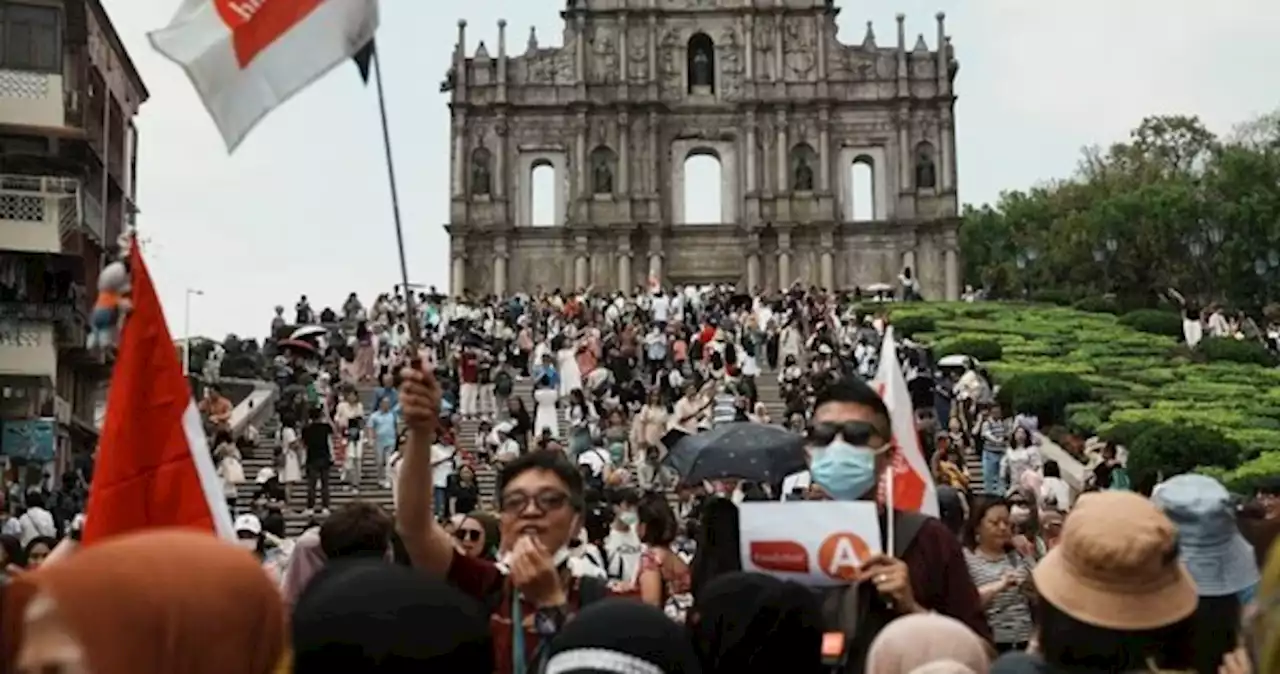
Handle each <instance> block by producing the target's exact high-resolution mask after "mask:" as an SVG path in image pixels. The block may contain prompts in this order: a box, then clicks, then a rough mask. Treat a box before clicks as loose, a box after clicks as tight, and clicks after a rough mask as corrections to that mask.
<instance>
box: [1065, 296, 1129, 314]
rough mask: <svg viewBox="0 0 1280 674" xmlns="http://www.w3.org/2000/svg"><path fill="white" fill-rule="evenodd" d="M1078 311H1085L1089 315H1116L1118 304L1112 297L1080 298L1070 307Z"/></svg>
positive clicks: (1118, 308)
mask: <svg viewBox="0 0 1280 674" xmlns="http://www.w3.org/2000/svg"><path fill="white" fill-rule="evenodd" d="M1071 306H1072V307H1073V308H1075V309H1079V310H1080V311H1087V312H1089V313H1091V314H1118V313H1120V304H1119V303H1118V302H1116V300H1115V298H1114V297H1099V296H1096V295H1095V296H1092V297H1082V298H1080V299H1078V300H1076V301H1075V302H1074V303H1072V305H1071Z"/></svg>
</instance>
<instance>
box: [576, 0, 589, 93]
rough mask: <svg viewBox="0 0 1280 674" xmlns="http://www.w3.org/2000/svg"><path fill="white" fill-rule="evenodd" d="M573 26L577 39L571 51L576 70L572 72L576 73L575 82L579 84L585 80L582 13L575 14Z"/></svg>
mask: <svg viewBox="0 0 1280 674" xmlns="http://www.w3.org/2000/svg"><path fill="white" fill-rule="evenodd" d="M574 26H575V27H576V28H577V32H578V40H577V42H575V43H574V52H573V57H574V58H573V61H574V70H576V71H577V72H576V73H574V74H575V75H577V78H576V79H577V82H578V84H579V85H581V84H584V83H586V81H587V19H586V17H585V16H583V15H582V14H579V15H578V16H577V19H576V20H575V21H574Z"/></svg>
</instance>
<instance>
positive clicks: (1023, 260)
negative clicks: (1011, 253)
mask: <svg viewBox="0 0 1280 674" xmlns="http://www.w3.org/2000/svg"><path fill="white" fill-rule="evenodd" d="M1014 263H1015V264H1017V265H1018V269H1026V268H1027V256H1026V255H1024V254H1022V253H1018V257H1017V259H1015V260H1014Z"/></svg>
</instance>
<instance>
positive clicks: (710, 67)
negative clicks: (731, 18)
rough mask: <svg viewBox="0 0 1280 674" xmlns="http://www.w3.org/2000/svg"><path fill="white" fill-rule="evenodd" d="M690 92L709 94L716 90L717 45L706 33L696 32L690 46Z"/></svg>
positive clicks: (690, 40)
mask: <svg viewBox="0 0 1280 674" xmlns="http://www.w3.org/2000/svg"><path fill="white" fill-rule="evenodd" d="M687 51H688V54H687V57H688V61H689V62H688V64H687V68H688V78H689V93H691V94H699V95H707V94H714V93H715V91H716V45H715V43H714V42H712V41H711V38H710V37H707V34H706V33H694V34H693V37H691V38H689V46H688V50H687Z"/></svg>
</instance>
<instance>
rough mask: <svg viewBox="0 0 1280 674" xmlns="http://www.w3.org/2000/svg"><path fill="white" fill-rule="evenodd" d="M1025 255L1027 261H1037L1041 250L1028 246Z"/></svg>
mask: <svg viewBox="0 0 1280 674" xmlns="http://www.w3.org/2000/svg"><path fill="white" fill-rule="evenodd" d="M1023 255H1025V256H1026V257H1027V262H1035V261H1036V258H1038V257H1040V251H1038V250H1036V249H1035V248H1028V249H1027V250H1026V252H1024V253H1023Z"/></svg>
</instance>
